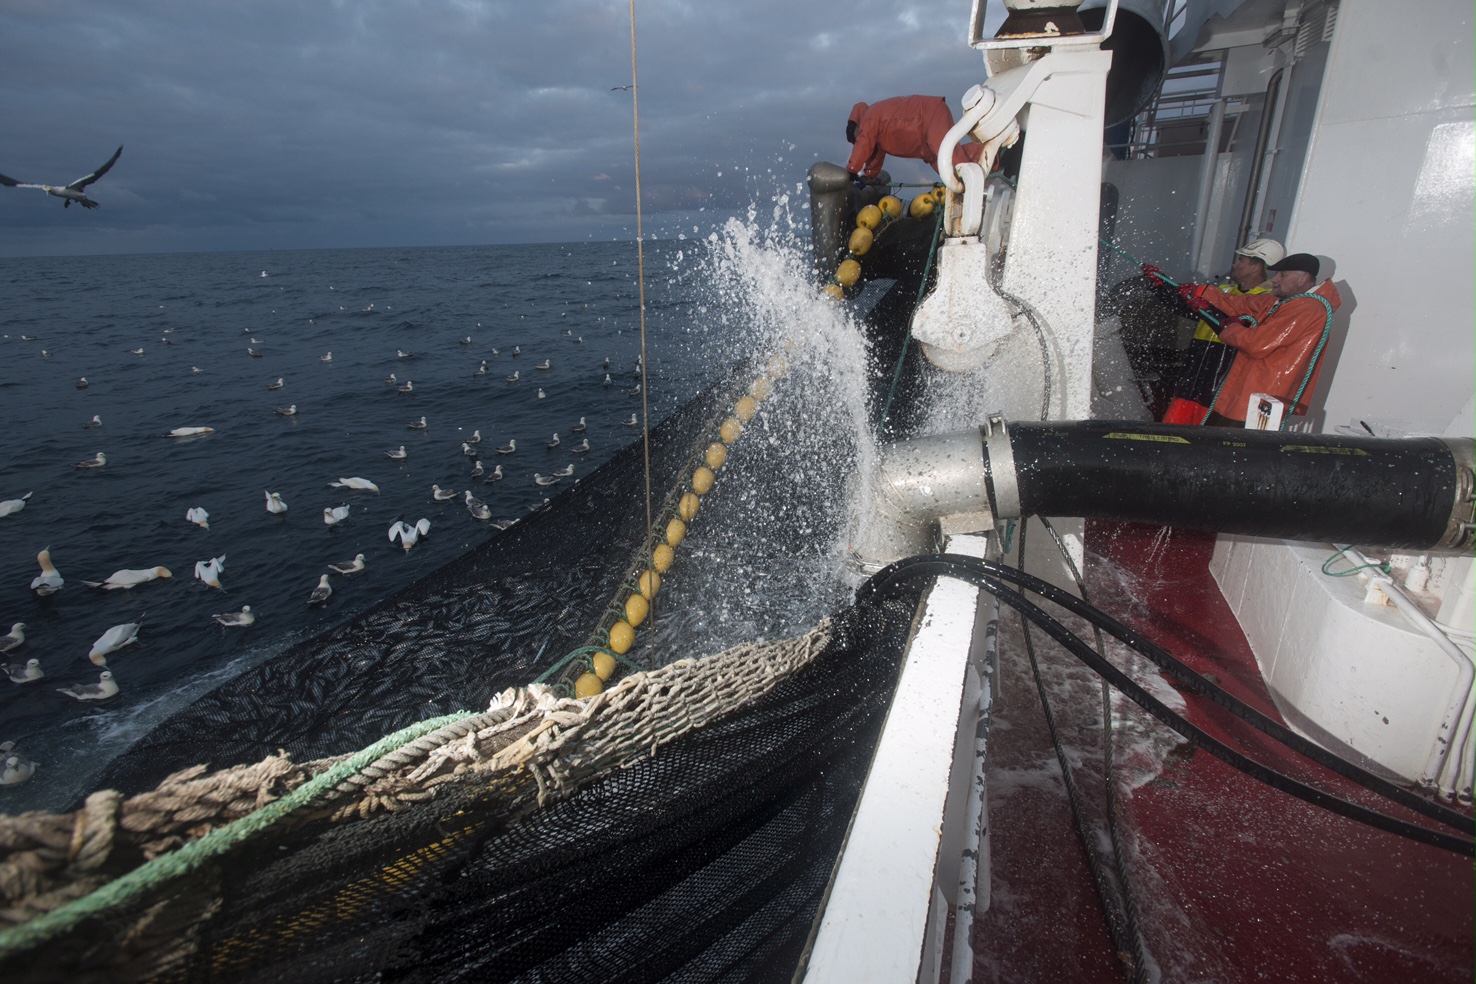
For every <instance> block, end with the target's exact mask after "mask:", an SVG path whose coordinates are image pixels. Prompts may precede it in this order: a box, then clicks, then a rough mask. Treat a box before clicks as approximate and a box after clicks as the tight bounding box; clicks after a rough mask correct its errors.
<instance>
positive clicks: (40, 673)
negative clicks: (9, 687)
mask: <svg viewBox="0 0 1476 984" xmlns="http://www.w3.org/2000/svg"><path fill="white" fill-rule="evenodd" d="M3 665H4V667H5V673H6V675H7V676H9V677H10V682H11V683H32V682H34V681H36V680H40V679H41V678H42V677H44V676H46V671H45V670H43V669H41V661H40V660H39V659H37V658H36V657H34V656H32V657H31V658H30V659H28V660H26V661H25V662H24V663H5V664H3Z"/></svg>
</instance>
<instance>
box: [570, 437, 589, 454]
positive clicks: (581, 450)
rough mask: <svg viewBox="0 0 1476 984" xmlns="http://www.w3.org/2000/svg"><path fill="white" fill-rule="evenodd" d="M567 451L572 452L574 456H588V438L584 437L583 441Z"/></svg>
mask: <svg viewBox="0 0 1476 984" xmlns="http://www.w3.org/2000/svg"><path fill="white" fill-rule="evenodd" d="M569 450H570V451H572V452H573V453H574V454H588V453H589V438H587V437H586V438H585V439H584V440H582V441H580V442H579V443H578V444H576V445H574V446H573V447H572V448H570V449H569Z"/></svg>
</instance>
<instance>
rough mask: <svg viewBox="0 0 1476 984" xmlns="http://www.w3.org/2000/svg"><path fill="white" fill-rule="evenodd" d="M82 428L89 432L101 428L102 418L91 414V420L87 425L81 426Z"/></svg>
mask: <svg viewBox="0 0 1476 984" xmlns="http://www.w3.org/2000/svg"><path fill="white" fill-rule="evenodd" d="M82 426H83V427H85V428H86V429H88V430H91V429H92V428H94V427H101V426H102V416H101V415H100V414H93V415H92V419H91V420H89V421H88V422H87V423H85V424H83V425H82Z"/></svg>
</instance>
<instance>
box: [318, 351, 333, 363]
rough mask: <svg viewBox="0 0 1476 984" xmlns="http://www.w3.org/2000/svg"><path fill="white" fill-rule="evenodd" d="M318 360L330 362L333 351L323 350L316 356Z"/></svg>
mask: <svg viewBox="0 0 1476 984" xmlns="http://www.w3.org/2000/svg"><path fill="white" fill-rule="evenodd" d="M318 361H319V362H332V361H333V353H332V352H324V353H323V354H322V355H320V356H318Z"/></svg>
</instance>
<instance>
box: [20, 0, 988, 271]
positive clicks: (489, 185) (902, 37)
mask: <svg viewBox="0 0 1476 984" xmlns="http://www.w3.org/2000/svg"><path fill="white" fill-rule="evenodd" d="M628 14H629V6H628V4H627V3H626V2H624V0H621V2H591V0H580V2H574V0H550V2H540V3H524V2H518V3H480V2H471V0H462V2H446V0H425V2H420V3H408V2H407V3H398V2H397V3H387V2H386V3H374V2H357V3H291V4H288V3H267V2H263V3H243V4H199V3H184V2H168V0H156V2H151V3H150V2H143V3H126V2H122V3H120V2H79V3H65V2H63V3H35V2H31V3H27V2H12V3H10V4H8V5H7V6H6V8H5V12H4V13H3V14H0V18H3V25H4V27H3V30H0V105H3V106H5V112H4V115H3V117H0V172H3V173H5V174H8V175H10V176H12V177H15V178H18V179H20V180H22V181H44V182H48V183H65V182H68V181H71V180H73V179H74V178H77V177H79V176H81V175H83V174H86V173H88V172H89V171H91V170H92V169H94V168H95V167H97V166H98V165H99V164H101V163H102V162H103V161H104V160H106V159H107V157H108V155H109V154H111V153H112V150H113V148H114V147H116V146H117V145H118V144H120V143H121V144H123V145H124V146H125V150H124V153H123V157H122V159H121V160H120V161H119V162H118V165H117V166H116V167H115V168H114V170H113V171H112V172H111V173H110V174H108V175H107V176H106V177H105V178H104V179H103V180H102V181H101V182H99V183H98V184H97V185H95V186H94V187H93V189H92V196H93V197H94V198H96V199H97V200H98V201H99V202H101V203H102V206H103V207H102V208H101V209H99V210H97V211H90V212H83V211H81V210H79V209H75V208H72V209H67V210H65V212H64V211H63V210H62V208H61V203H60V202H59V201H57V200H55V199H46V198H44V197H43V196H42V195H41V193H40V192H36V191H29V190H24V189H0V253H5V254H11V255H16V254H42V255H44V254H51V253H98V252H119V251H170V250H194V249H262V248H277V249H291V248H310V247H325V246H356V245H364V246H379V245H415V244H458V243H491V242H530V241H559V240H578V239H585V238H596V239H610V238H630V237H631V236H633V235H634V230H635V222H634V212H635V164H634V147H633V140H632V105H631V99H630V94H629V93H628V92H620V91H611V89H612V87H615V86H622V85H626V84H628V83H629V82H630V74H631V70H630V25H629V19H628ZM968 15H969V4H968V2H967V0H929V2H926V3H917V4H913V5H901V6H898V5H895V4H891V3H884V2H880V0H876V2H872V0H859V2H850V3H845V4H820V3H816V4H801V3H795V2H793V0H784V2H777V0H776V2H768V0H764V2H745V3H737V2H732V3H674V2H654V0H639V2H638V3H637V30H638V32H639V34H638V41H639V51H638V56H639V70H640V141H641V186H642V203H643V209H644V212H645V228H646V230H647V233H648V234H650V235H669V234H674V233H676V232H684V233H687V234H691V233H692V231H693V229H694V227H695V229H696V230H697V231H699V232H701V231H704V230H706V229H710V228H712V227H713V226H714V225H715V224H717V223H718V222H720V221H721V220H722V219H723V218H725V217H726V216H727V215H729V214H732V213H733V212H735V211H741V210H743V209H744V208H746V207H747V206H748V205H749V204H750V203H751V202H766V201H767V200H768V199H769V198H771V197H772V196H773V195H775V194H776V193H792V192H793V190H794V187H795V185H796V184H797V183H798V182H800V181H802V179H803V175H804V172H805V170H806V168H808V167H809V165H810V164H811V163H813V162H814V161H815V160H817V159H822V158H824V159H831V160H837V161H839V160H843V158H844V155H845V153H846V151H847V150H848V149H849V148H848V147H847V145H846V144H845V143H844V140H843V126H844V120H845V117H846V113H847V112H848V111H849V109H850V106H851V104H852V103H853V102H854V101H856V100H857V99H866V100H869V101H874V100H876V99H880V98H884V97H886V96H889V95H897V94H906V93H911V92H928V93H935V94H938V95H944V96H947V97H948V98H949V100H950V102H951V103H952V104H953V105H954V106H955V108H956V107H957V104H958V97H959V94H960V93H961V92H962V91H963V90H964V89H965V88H966V87H967V86H968V85H970V84H972V83H974V82H976V81H979V80H980V79H981V78H982V75H983V73H982V70H981V69H980V65H979V59H978V56H977V55H976V54H975V53H973V52H971V51H970V50H969V49H968V47H967V45H966V44H965V43H964V41H963V33H964V30H965V27H966V24H967V20H968ZM904 172H905V176H907V177H910V178H913V179H921V178H923V177H925V176H926V175H928V174H930V172H928V171H926V170H925V169H922V167H921V165H916V166H914V167H913V168H912V169H911V170H909V169H908V165H905V164H904V165H903V166H902V167H901V168H896V169H894V173H897V174H898V175H899V176H904Z"/></svg>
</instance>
